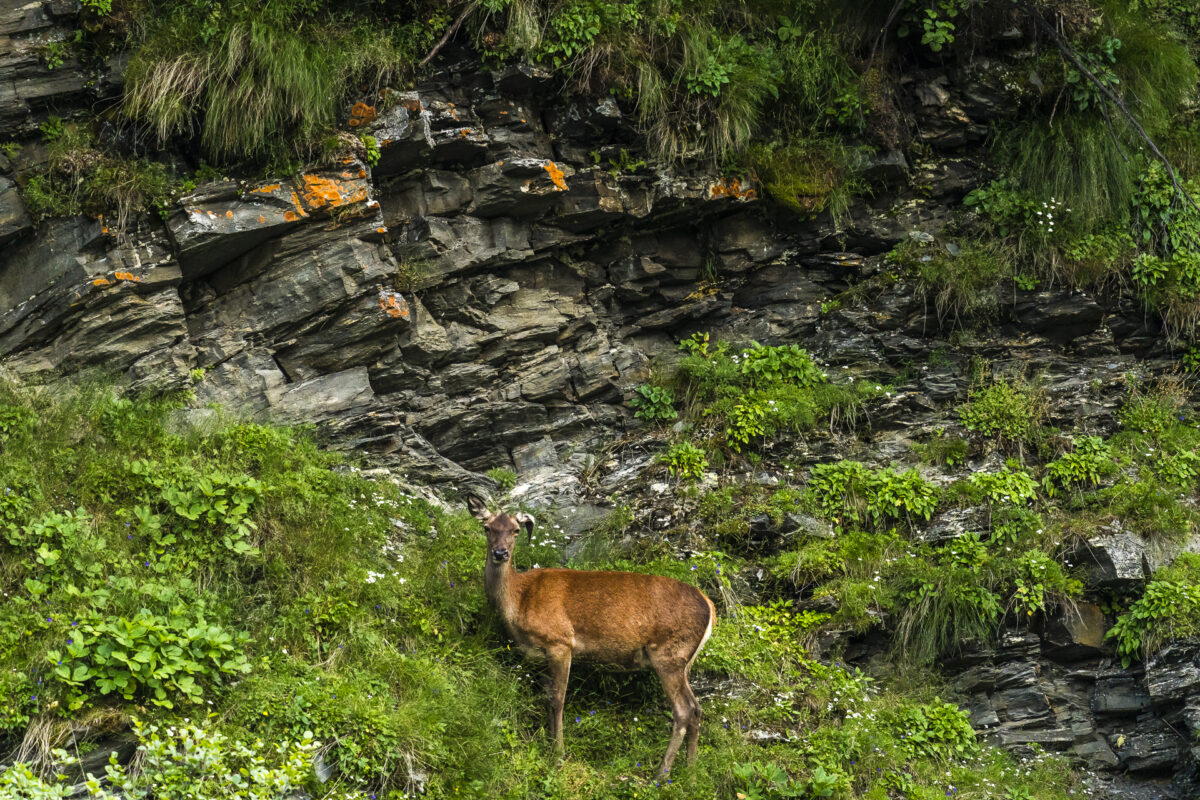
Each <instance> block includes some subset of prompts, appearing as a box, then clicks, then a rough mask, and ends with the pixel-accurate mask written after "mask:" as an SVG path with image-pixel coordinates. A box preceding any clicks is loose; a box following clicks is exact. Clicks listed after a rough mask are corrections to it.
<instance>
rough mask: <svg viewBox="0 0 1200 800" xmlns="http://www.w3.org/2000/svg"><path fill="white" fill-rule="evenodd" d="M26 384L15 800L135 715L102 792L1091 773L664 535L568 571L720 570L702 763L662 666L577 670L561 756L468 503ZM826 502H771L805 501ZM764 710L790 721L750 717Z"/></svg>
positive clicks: (10, 576) (4, 574) (14, 592)
mask: <svg viewBox="0 0 1200 800" xmlns="http://www.w3.org/2000/svg"><path fill="white" fill-rule="evenodd" d="M775 355H777V356H779V359H778V361H776V360H775V359H773V358H772V357H771V356H768V355H765V354H759V355H756V356H755V357H754V358H751V359H750V360H749V363H750V364H751V365H753V366H751V367H749V368H747V369H748V373H749V374H750V375H752V376H754V377H753V380H752V382H754V383H755V384H756V385H764V384H765V385H771V384H773V383H774V382H775V381H776V380H777V377H771V376H776V375H777V374H778V373H782V374H784V375H787V376H789V379H790V380H799V379H800V376H803V375H806V374H810V369H809V365H807V364H806V361H805V360H804V359H802V358H799V357H797V356H796V354H794V353H790V352H789V353H777V354H775ZM739 361H741V359H739ZM0 393H2V394H0V447H3V450H4V454H5V458H4V460H3V462H2V463H0V484H2V485H3V486H4V487H5V488H4V493H3V495H2V496H0V528H2V532H3V539H2V540H0V555H2V556H3V558H2V561H0V563H2V564H3V568H0V590H2V591H4V592H5V593H6V602H5V604H4V606H3V609H0V709H2V711H0V750H3V751H4V752H9V751H11V750H13V749H14V748H15V747H16V746H17V745H19V744H20V743H21V742H22V741H24V742H25V743H26V745H27V746H31V747H32V749H27V750H26V751H24V752H25V753H26V756H25V758H26V761H25V762H22V763H18V764H16V765H14V766H10V767H8V768H7V769H5V770H4V771H3V772H0V798H6V799H7V798H10V797H11V798H14V800H15V799H16V798H22V800H28V798H55V797H61V796H62V794H63V790H64V788H65V786H64V784H61V783H60V782H59V781H58V780H57V779H56V778H55V777H54V774H53V769H50V767H51V765H54V766H55V767H57V769H59V770H64V771H65V770H66V768H68V767H69V766H70V764H71V762H72V760H73V759H74V757H75V753H74V752H72V753H70V754H69V755H68V754H67V753H65V752H63V751H56V750H55V749H54V748H56V747H58V746H59V745H61V744H62V743H63V742H64V737H65V736H66V734H67V731H68V730H70V729H71V727H72V726H73V725H74V724H75V722H74V721H78V720H91V721H94V723H95V725H96V726H97V729H98V730H113V729H120V728H123V727H125V726H131V727H132V728H133V731H134V732H135V733H136V735H137V736H138V738H139V740H140V741H141V744H142V747H143V750H144V753H145V757H144V759H143V761H142V762H141V765H140V767H139V768H138V769H137V770H136V771H135V770H132V769H127V768H124V767H121V766H119V765H118V764H116V763H114V764H112V765H110V766H109V767H108V768H107V772H106V776H95V777H96V778H102V777H105V778H106V779H107V781H108V782H109V786H107V787H105V786H102V785H101V784H100V783H98V782H92V783H90V784H89V786H90V792H91V796H93V797H97V798H107V797H112V796H117V794H116V793H117V791H118V790H119V791H120V792H121V793H123V794H122V795H121V796H130V797H149V796H151V795H150V792H153V793H154V794H153V796H160V795H161V793H162V792H163V791H164V790H171V789H173V788H177V789H179V790H181V791H182V790H184V788H185V787H186V792H187V793H188V796H189V797H197V798H208V797H213V798H215V797H242V798H251V797H257V798H273V799H278V800H282V798H284V797H287V796H290V794H291V793H292V791H293V790H294V789H296V788H304V789H305V790H307V791H309V792H311V793H313V794H314V796H317V797H320V798H342V797H347V796H360V795H361V794H375V795H376V796H378V797H393V798H399V797H401V796H404V795H405V794H406V793H412V792H413V791H418V790H419V791H423V792H424V793H425V794H426V795H427V796H430V797H461V796H468V797H484V796H486V797H528V796H546V797H580V796H582V797H591V798H602V799H607V798H612V799H613V800H618V799H619V798H635V797H646V796H650V795H653V796H655V797H660V796H661V797H667V798H672V797H675V798H684V797H695V796H706V797H729V796H733V794H734V793H736V792H738V791H742V792H744V793H745V792H749V791H760V793H762V792H766V793H767V794H762V796H764V797H766V796H782V794H781V793H786V792H789V791H791V790H792V789H795V788H798V787H804V788H805V790H806V791H813V792H818V793H825V796H831V797H838V796H850V794H849V793H858V792H868V793H872V794H878V793H881V792H887V791H891V790H894V789H895V788H896V787H898V786H902V787H907V788H906V789H905V791H907V792H909V793H910V794H913V793H920V792H923V793H925V794H927V795H930V796H933V795H937V796H941V795H942V794H944V793H945V791H947V788H946V787H947V786H949V785H954V786H956V787H959V789H960V790H962V791H968V790H971V791H979V792H986V787H987V786H989V785H992V784H1001V783H1002V784H1004V785H1011V786H1015V787H1017V788H1020V789H1023V790H1025V791H1028V792H1029V793H1030V796H1036V797H1038V798H1039V800H1041V799H1042V798H1044V799H1045V800H1066V798H1067V797H1068V794H1067V792H1068V790H1069V789H1071V788H1073V785H1074V784H1073V779H1072V778H1071V776H1070V775H1069V773H1068V772H1067V771H1066V769H1065V766H1064V765H1063V764H1061V763H1059V762H1056V761H1045V762H1038V763H1034V764H1023V765H1018V764H1016V763H1015V762H1014V761H1012V760H1010V759H1008V758H1007V757H1006V756H1004V755H1002V754H1000V753H998V752H996V751H993V750H990V749H987V748H984V747H982V746H980V745H979V744H977V742H976V739H975V736H974V734H973V732H972V731H971V729H970V727H969V725H968V724H967V723H966V720H965V717H964V715H963V713H962V712H960V711H958V710H957V708H956V707H955V706H953V705H951V704H947V703H946V702H944V701H943V700H942V699H940V698H939V697H937V696H936V694H935V693H933V691H931V690H929V689H927V688H924V689H921V690H909V691H905V692H899V691H896V690H892V689H884V688H881V687H877V686H875V685H873V683H872V681H870V680H869V679H868V678H866V677H865V676H863V675H861V674H859V673H857V672H852V671H848V670H846V669H844V668H842V667H840V666H836V665H833V666H831V665H829V664H823V663H820V662H818V661H815V660H813V659H812V658H810V657H809V656H808V655H807V654H806V652H805V650H804V649H803V647H802V642H803V641H805V640H806V638H807V637H808V635H809V634H810V633H811V632H812V631H814V630H815V629H817V628H818V627H819V626H821V625H822V624H825V623H826V622H827V620H828V619H829V616H828V615H826V614H820V613H814V612H810V611H803V612H798V611H797V610H796V609H795V608H794V606H793V605H792V604H791V602H789V601H788V600H786V599H783V598H780V597H778V596H776V595H773V594H770V593H767V592H766V591H765V587H766V586H767V584H764V593H763V594H756V593H755V592H753V591H751V590H750V588H749V586H748V585H747V584H746V583H745V581H744V579H743V578H742V573H744V572H745V571H746V569H747V564H746V562H745V561H743V560H742V559H741V558H739V557H737V556H734V555H729V554H725V553H722V552H720V551H717V550H707V551H704V552H695V553H693V554H692V555H691V556H690V557H689V558H687V559H684V560H680V559H678V558H677V557H675V556H674V555H662V554H658V553H656V552H655V551H654V549H653V548H642V547H639V546H633V547H627V546H616V547H609V548H608V549H607V554H600V553H599V551H593V552H596V553H597V554H596V555H593V556H587V557H581V558H584V560H579V561H575V562H572V563H573V565H575V566H582V567H589V568H616V569H631V570H637V571H645V572H655V573H660V574H667V575H671V576H673V577H676V578H678V579H680V580H684V581H688V582H691V583H694V584H697V585H699V586H701V587H702V588H704V589H705V590H706V591H707V592H708V593H709V594H710V595H711V596H712V597H714V598H717V599H718V600H719V601H720V606H721V610H720V616H719V620H718V625H717V628H716V630H715V631H714V634H713V637H712V640H711V642H710V644H709V646H708V647H707V648H706V650H705V651H704V652H703V654H702V656H701V658H700V660H699V662H698V663H697V665H696V668H695V674H697V675H698V676H703V677H702V679H703V680H719V681H728V682H730V685H732V686H735V687H737V689H736V690H735V691H732V692H730V693H729V694H728V695H722V694H717V695H713V696H710V697H709V698H707V699H706V701H705V715H706V716H705V720H706V721H705V724H704V729H703V735H702V738H701V751H700V758H699V761H698V763H697V765H696V766H695V767H692V768H682V769H680V770H678V771H677V773H676V774H674V775H673V776H672V779H673V780H672V782H670V783H666V782H662V781H660V782H659V785H656V784H655V782H654V778H653V777H652V775H651V770H652V764H653V763H654V762H653V759H656V758H657V756H658V754H659V751H660V750H661V748H662V746H663V745H664V742H665V736H666V732H667V722H666V718H665V716H664V713H665V711H664V709H663V708H662V698H661V693H660V690H659V689H658V687H657V684H656V682H655V681H654V680H653V678H652V677H648V676H646V675H644V674H639V675H635V676H631V677H617V676H613V675H611V674H606V673H589V672H588V671H587V670H584V669H581V670H580V671H579V678H578V680H577V681H576V682H575V683H574V688H573V689H572V691H571V693H570V694H569V695H568V698H567V720H568V726H569V732H568V736H567V743H568V744H567V747H568V751H567V757H566V760H565V761H564V762H563V763H561V764H556V757H555V754H554V752H553V747H552V745H551V744H550V743H549V742H547V741H546V738H545V736H544V732H543V731H542V730H541V726H542V725H543V723H544V713H543V711H542V708H541V705H542V704H541V703H540V702H539V694H540V690H539V689H538V686H537V681H536V680H534V679H533V677H532V674H533V670H531V668H530V667H529V666H527V665H526V664H524V663H523V662H521V661H520V660H519V658H518V657H517V655H516V654H515V653H514V652H512V651H511V650H510V649H509V647H508V640H507V637H505V636H504V634H503V632H502V631H500V630H499V629H498V626H496V624H495V619H494V617H493V616H492V614H491V612H490V611H489V610H488V608H487V604H486V600H485V598H484V594H483V587H482V580H481V574H480V573H481V569H480V564H481V560H482V553H481V550H482V545H483V537H482V535H481V533H480V531H479V529H478V523H476V522H474V521H473V520H471V519H470V518H469V516H468V515H467V514H466V513H465V512H460V511H447V510H443V509H441V508H440V507H438V506H435V505H431V504H428V503H426V502H424V501H422V500H418V499H416V498H414V497H413V496H410V495H409V494H406V493H405V491H404V490H402V489H401V488H400V487H398V486H396V485H395V484H394V483H392V482H391V481H390V480H387V479H383V478H380V477H378V476H376V477H375V478H371V479H368V478H365V477H363V476H362V475H359V474H358V473H357V471H356V470H355V468H354V466H353V465H351V464H347V463H346V462H344V461H341V460H340V459H338V458H337V457H335V456H332V455H330V454H327V453H324V452H322V451H321V450H319V449H318V448H317V447H316V446H315V445H314V444H313V443H312V442H311V441H310V440H309V439H307V438H305V437H304V436H303V435H302V434H300V433H299V432H296V431H289V430H283V429H277V428H270V427H264V426H260V425H253V424H238V425H231V426H229V427H225V428H222V429H220V430H217V431H214V432H211V433H206V434H203V435H202V434H200V433H177V432H169V430H168V426H167V424H166V423H167V420H168V419H169V418H170V417H171V415H172V410H173V408H174V407H175V406H176V405H177V403H176V402H174V401H172V400H170V399H160V400H154V399H132V398H128V397H124V396H122V395H120V394H119V393H116V392H114V391H112V390H111V389H108V388H104V387H94V388H81V389H74V390H63V389H62V388H61V387H60V388H58V389H56V390H55V391H54V392H48V391H47V392H42V391H35V390H26V389H23V390H17V389H13V388H11V387H5V388H3V389H0ZM172 429H173V426H172ZM801 497H802V496H801V494H800V493H797V492H794V491H791V490H787V491H784V490H780V491H776V492H775V494H774V495H773V496H772V497H770V498H767V499H766V503H767V505H768V506H769V507H771V508H772V509H773V510H774V511H773V513H775V514H777V515H779V516H783V515H784V514H785V513H786V511H787V510H788V509H789V508H794V507H795V506H796V504H797V501H798V500H800V499H801ZM726 498H727V500H728V501H729V502H730V503H738V502H740V501H739V500H738V499H737V498H735V497H734V496H733V495H726ZM711 508H712V509H713V513H717V506H715V505H712V506H711ZM628 522H629V517H628V516H625V517H622V518H620V519H616V520H614V522H613V525H611V526H609V527H610V528H611V530H610V533H611V534H612V535H613V536H614V537H615V536H617V535H618V534H619V533H620V529H621V528H622V527H624V526H625V525H627V524H628ZM844 541H849V540H848V539H843V540H839V542H844ZM563 544H564V543H563V542H562V541H561V538H559V537H556V535H555V534H554V533H552V532H549V533H543V532H540V531H539V532H538V533H537V541H535V542H534V544H533V546H532V547H530V548H528V549H523V550H521V551H519V552H518V554H517V558H518V560H519V562H520V566H521V567H523V568H524V567H527V566H528V565H529V564H530V563H532V561H533V560H534V559H538V560H539V561H540V562H541V563H543V564H546V563H562V561H563V550H562V546H563ZM927 685H928V684H926V686H927ZM480 709H487V712H486V713H480ZM187 720H192V721H187ZM89 724H90V723H89ZM763 729H765V730H770V731H775V732H778V733H779V739H778V741H774V740H768V741H766V742H755V741H754V740H753V739H751V738H750V737H748V736H747V733H746V732H747V731H749V730H763ZM88 745H89V743H88V742H86V741H85V742H84V743H83V744H82V746H83V747H84V748H86V747H87V746H88ZM497 752H504V753H506V757H505V758H503V759H497V758H494V757H493V756H494V754H495V753H497ZM317 753H320V754H321V759H320V763H322V764H323V767H322V769H328V770H329V779H328V781H327V782H325V783H318V782H317V781H316V779H315V774H314V766H313V765H314V757H315V755H316V754H317ZM768 765H770V766H768ZM47 770H49V771H47ZM769 792H775V793H776V794H775V795H771V794H769Z"/></svg>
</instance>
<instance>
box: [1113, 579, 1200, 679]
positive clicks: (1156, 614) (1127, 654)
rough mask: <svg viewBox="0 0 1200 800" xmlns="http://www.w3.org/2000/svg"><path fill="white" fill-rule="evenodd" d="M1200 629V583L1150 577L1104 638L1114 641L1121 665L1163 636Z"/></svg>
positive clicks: (1144, 651)
mask: <svg viewBox="0 0 1200 800" xmlns="http://www.w3.org/2000/svg"><path fill="white" fill-rule="evenodd" d="M1198 631H1200V584H1197V583H1191V582H1182V581H1173V580H1153V581H1151V582H1150V583H1149V584H1147V586H1146V591H1145V592H1144V593H1143V594H1142V596H1141V598H1140V599H1139V600H1138V601H1137V602H1135V603H1134V604H1133V605H1132V606H1130V607H1129V610H1128V611H1127V612H1125V613H1124V614H1122V615H1121V616H1119V617H1118V618H1117V622H1116V624H1114V625H1113V626H1112V628H1110V629H1109V631H1108V633H1106V634H1105V636H1104V638H1105V639H1114V640H1115V641H1116V646H1117V653H1118V654H1119V655H1120V656H1121V665H1122V666H1124V667H1126V668H1128V667H1129V665H1130V664H1132V663H1133V662H1134V660H1136V659H1138V658H1141V657H1142V655H1143V654H1144V653H1146V652H1148V651H1149V650H1151V649H1152V648H1153V647H1154V646H1155V645H1156V644H1158V643H1159V642H1161V641H1163V640H1164V639H1170V638H1174V637H1180V636H1185V635H1194V634H1195V633H1197V632H1198Z"/></svg>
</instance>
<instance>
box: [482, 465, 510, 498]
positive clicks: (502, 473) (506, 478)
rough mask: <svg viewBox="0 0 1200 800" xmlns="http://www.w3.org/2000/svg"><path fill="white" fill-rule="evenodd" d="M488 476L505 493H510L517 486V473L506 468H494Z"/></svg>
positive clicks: (488, 472) (489, 471)
mask: <svg viewBox="0 0 1200 800" xmlns="http://www.w3.org/2000/svg"><path fill="white" fill-rule="evenodd" d="M486 474H487V476H488V477H489V478H491V479H492V480H494V481H495V482H496V485H497V486H499V487H500V488H501V489H502V490H503V491H506V492H507V491H508V490H509V489H511V488H513V487H514V486H516V485H517V473H515V472H513V471H512V470H511V469H505V468H504V467H493V468H492V469H489V470H488V471H487V473H486Z"/></svg>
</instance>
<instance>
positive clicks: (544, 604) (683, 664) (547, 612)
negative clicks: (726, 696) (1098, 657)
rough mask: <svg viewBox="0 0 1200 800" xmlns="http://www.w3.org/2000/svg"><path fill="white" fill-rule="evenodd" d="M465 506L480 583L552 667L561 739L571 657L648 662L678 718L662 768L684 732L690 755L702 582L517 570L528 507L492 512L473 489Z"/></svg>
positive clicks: (710, 613) (511, 626)
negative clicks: (475, 540)
mask: <svg viewBox="0 0 1200 800" xmlns="http://www.w3.org/2000/svg"><path fill="white" fill-rule="evenodd" d="M467 507H468V508H469V509H470V510H471V513H472V514H474V515H475V517H476V518H477V519H479V520H480V521H481V522H483V526H484V530H485V531H486V532H487V537H488V547H487V566H486V568H485V569H484V585H485V587H486V589H487V594H488V600H489V601H490V602H491V604H492V606H493V607H494V608H496V610H497V611H498V612H499V614H500V617H501V619H502V620H503V621H504V626H505V628H507V630H508V633H509V635H510V636H511V637H512V638H513V640H514V641H516V643H517V644H518V646H519V647H520V648H521V649H522V651H523V652H524V653H525V654H526V655H527V656H529V657H531V658H535V659H538V660H545V661H546V662H547V663H548V664H549V668H550V735H551V736H553V737H554V740H555V743H556V744H557V746H558V747H559V748H560V749H561V748H562V746H563V728H562V713H563V701H564V699H565V698H566V692H567V679H568V677H569V676H570V673H571V663H572V661H575V660H578V661H585V662H590V663H595V664H603V665H606V666H610V667H616V668H619V669H629V670H638V669H645V668H646V667H650V668H653V669H654V671H655V672H657V673H658V677H659V679H660V680H661V681H662V685H663V689H664V690H665V691H666V693H667V699H668V700H669V701H670V703H671V713H672V717H673V719H674V727H673V728H672V730H671V739H670V741H669V743H668V745H667V752H666V754H665V755H664V756H663V761H662V771H663V772H664V773H667V772H670V770H671V764H672V763H673V762H674V760H675V754H676V753H677V752H678V751H679V747H680V745H681V744H682V743H683V740H684V737H685V736H686V738H687V759H688V763H689V764H690V763H691V762H692V761H693V760H694V759H695V757H696V748H697V743H698V742H699V738H700V704H699V703H698V702H697V701H696V696H695V695H694V694H692V688H691V686H690V685H689V683H688V671H689V670H690V668H691V666H692V662H693V661H695V660H696V656H697V655H699V653H700V648H702V647H703V646H704V643H705V642H706V641H708V637H709V634H711V633H712V627H713V624H714V623H715V622H716V618H717V612H716V608H715V607H714V606H713V604H712V601H711V600H709V599H708V597H706V596H705V595H704V593H703V592H701V591H700V590H699V589H696V588H695V587H693V586H688V585H687V584H686V583H680V582H679V581H677V580H674V579H672V578H666V577H663V576H661V575H643V574H639V573H633V572H591V571H584V570H573V569H531V570H528V571H526V572H517V571H516V570H515V569H514V568H513V566H512V552H513V547H514V544H515V541H516V536H517V533H518V532H519V530H520V528H521V526H522V525H524V526H525V527H526V528H527V529H528V530H529V531H530V533H531V534H532V531H533V525H534V520H533V517H531V516H529V515H528V514H515V515H514V514H503V513H492V512H491V511H489V510H488V508H487V505H486V504H485V503H484V502H483V501H482V500H481V499H479V498H478V497H475V496H474V495H472V496H470V497H468V499H467Z"/></svg>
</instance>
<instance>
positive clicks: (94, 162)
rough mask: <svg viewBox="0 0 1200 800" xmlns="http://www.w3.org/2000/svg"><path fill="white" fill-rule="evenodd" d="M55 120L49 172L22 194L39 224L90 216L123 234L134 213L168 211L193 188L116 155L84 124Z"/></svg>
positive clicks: (162, 170) (46, 129)
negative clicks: (100, 218)
mask: <svg viewBox="0 0 1200 800" xmlns="http://www.w3.org/2000/svg"><path fill="white" fill-rule="evenodd" d="M51 120H52V123H53V124H51V123H46V124H45V125H43V126H42V136H43V138H44V139H45V140H46V141H47V142H48V145H49V147H48V149H49V158H48V160H47V164H46V168H45V170H44V171H39V172H36V173H34V174H31V175H28V176H27V177H26V178H25V183H24V185H23V186H22V189H21V194H22V198H23V199H24V201H25V207H26V208H27V209H28V210H29V213H30V215H31V216H32V217H33V219H34V220H35V221H39V220H42V219H45V218H47V217H57V216H67V215H71V214H90V215H93V216H99V217H102V218H106V219H107V220H108V221H107V222H106V223H105V225H106V227H107V228H109V229H111V230H112V231H113V232H114V233H120V232H124V231H125V229H126V228H127V227H128V226H129V224H130V222H131V220H132V218H133V216H134V215H135V214H137V213H140V212H146V211H164V210H165V209H166V206H167V203H168V202H169V201H171V200H172V199H173V198H174V197H176V196H178V195H179V194H180V193H182V192H183V191H184V190H185V189H187V188H189V185H188V184H185V183H181V182H178V181H174V180H172V179H171V177H170V174H169V172H168V170H167V167H166V166H165V165H163V164H161V163H158V162H155V161H151V160H148V159H145V158H123V157H119V156H114V155H111V154H109V153H107V152H106V151H104V150H103V149H102V148H101V147H100V146H99V145H98V144H97V142H96V139H95V137H94V136H93V135H92V133H91V131H90V130H88V129H87V128H85V127H83V126H82V125H79V124H75V123H63V122H62V120H59V119H58V118H56V117H52V118H51ZM190 186H192V187H194V184H190Z"/></svg>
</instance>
